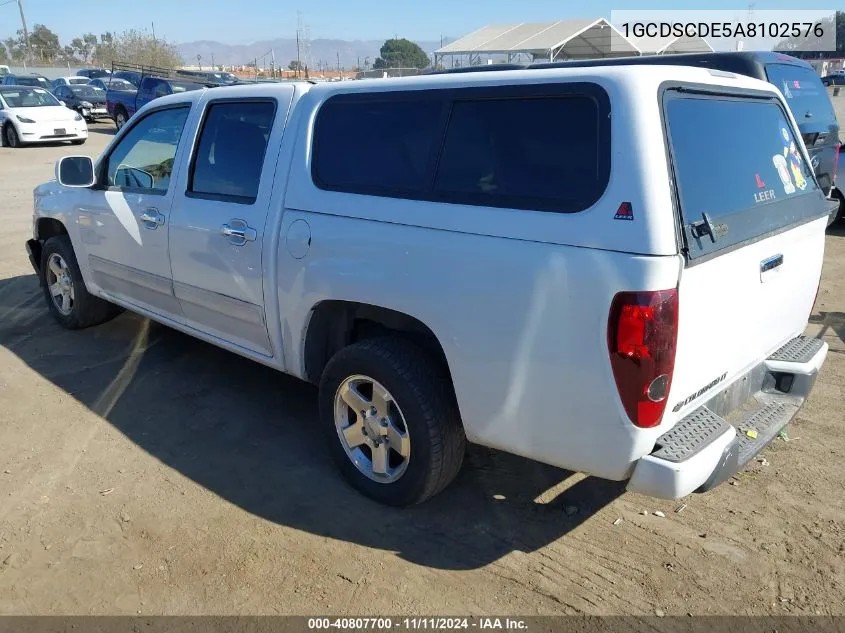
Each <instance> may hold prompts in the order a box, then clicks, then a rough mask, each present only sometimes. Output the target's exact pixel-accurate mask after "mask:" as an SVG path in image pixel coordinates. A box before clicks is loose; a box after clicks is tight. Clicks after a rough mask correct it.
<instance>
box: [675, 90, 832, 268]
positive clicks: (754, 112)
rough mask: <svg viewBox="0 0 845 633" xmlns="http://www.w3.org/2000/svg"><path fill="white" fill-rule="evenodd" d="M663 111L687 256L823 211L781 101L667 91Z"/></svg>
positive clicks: (716, 249)
mask: <svg viewBox="0 0 845 633" xmlns="http://www.w3.org/2000/svg"><path fill="white" fill-rule="evenodd" d="M663 110H664V120H665V126H666V131H667V136H668V139H669V143H670V154H671V158H672V165H673V171H674V178H675V186H676V191H677V202H678V205H679V208H680V216H681V222H682V229H683V234H684V241H685V243H686V249H687V255H688V257H689V258H690V259H696V258H700V257H702V256H706V255H709V254H713V253H716V252H719V251H722V250H724V249H726V248H729V247H732V246H737V245H740V244H743V243H746V242H749V241H753V240H756V239H760V238H762V237H763V236H766V235H768V234H771V233H775V232H778V231H780V230H783V229H785V228H786V227H788V226H793V225H795V224H799V223H801V222H803V221H806V220H809V219H811V218H814V217H817V216H819V215H822V214H823V213H824V212H825V207H824V196H823V195H822V194H821V192H820V190H819V188H818V185H817V183H816V181H815V178H814V176H813V172H812V169H811V168H810V166H809V165H808V164H807V161H806V159H805V157H804V154H803V150H802V147H801V141H800V140H796V134H795V131H794V130H793V129H792V126H791V125H790V123H789V118H788V117H787V115H786V112H785V110H784V108H783V106H782V104H781V103H780V101H778V100H777V99H776V98H774V97H771V96H768V97H766V96H762V94H761V96H751V95H747V96H744V95H739V94H712V93H706V92H704V91H696V90H689V89H684V88H680V89H669V90H666V91H665V92H664V97H663ZM798 138H799V139H800V137H798Z"/></svg>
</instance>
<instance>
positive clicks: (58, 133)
mask: <svg viewBox="0 0 845 633" xmlns="http://www.w3.org/2000/svg"><path fill="white" fill-rule="evenodd" d="M53 134H55V135H56V136H62V135H64V134H65V128H63V127H57V128H56V129H54V130H53Z"/></svg>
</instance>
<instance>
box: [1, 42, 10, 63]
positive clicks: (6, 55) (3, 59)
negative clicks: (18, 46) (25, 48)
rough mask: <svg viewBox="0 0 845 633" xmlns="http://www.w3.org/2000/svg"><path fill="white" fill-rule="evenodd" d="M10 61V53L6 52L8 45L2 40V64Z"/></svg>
mask: <svg viewBox="0 0 845 633" xmlns="http://www.w3.org/2000/svg"><path fill="white" fill-rule="evenodd" d="M8 62H9V54H8V53H7V52H6V45H5V44H3V42H0V64H7V63H8Z"/></svg>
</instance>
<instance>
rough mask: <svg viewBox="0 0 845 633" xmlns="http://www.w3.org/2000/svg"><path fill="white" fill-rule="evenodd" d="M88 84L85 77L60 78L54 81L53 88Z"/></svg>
mask: <svg viewBox="0 0 845 633" xmlns="http://www.w3.org/2000/svg"><path fill="white" fill-rule="evenodd" d="M87 83H88V79H86V78H85V77H59V78H58V79H54V80H53V88H58V87H59V86H84V85H85V84H87Z"/></svg>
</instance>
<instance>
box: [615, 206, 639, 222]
mask: <svg viewBox="0 0 845 633" xmlns="http://www.w3.org/2000/svg"><path fill="white" fill-rule="evenodd" d="M613 219H614V220H631V221H633V220H634V209H633V208H632V207H631V203H630V202H623V203H622V204H620V205H619V208H618V209H616V215H614V216H613Z"/></svg>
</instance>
